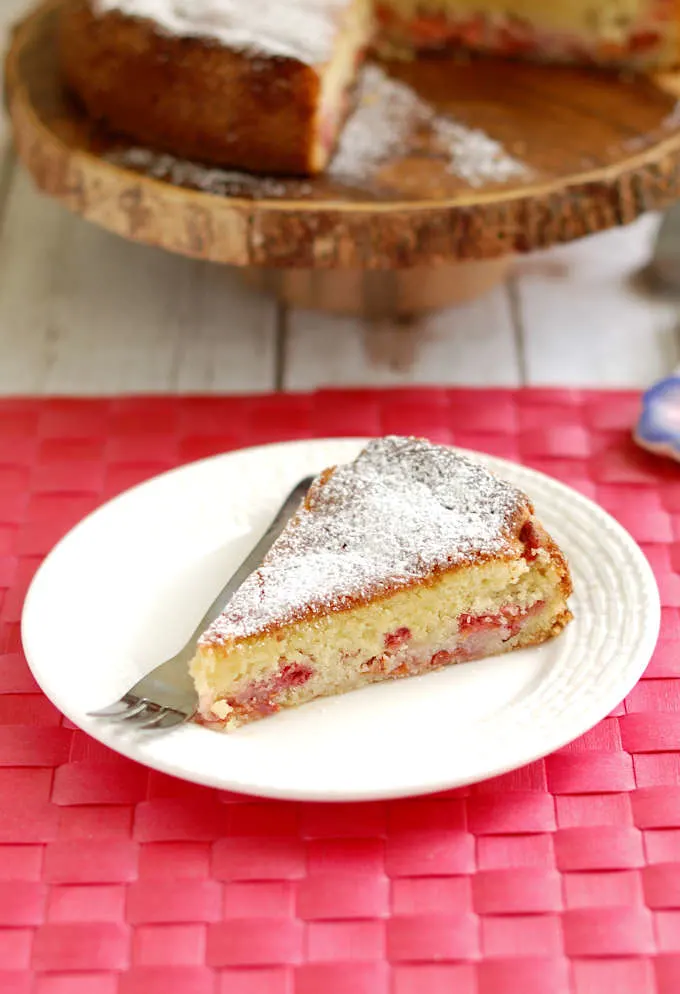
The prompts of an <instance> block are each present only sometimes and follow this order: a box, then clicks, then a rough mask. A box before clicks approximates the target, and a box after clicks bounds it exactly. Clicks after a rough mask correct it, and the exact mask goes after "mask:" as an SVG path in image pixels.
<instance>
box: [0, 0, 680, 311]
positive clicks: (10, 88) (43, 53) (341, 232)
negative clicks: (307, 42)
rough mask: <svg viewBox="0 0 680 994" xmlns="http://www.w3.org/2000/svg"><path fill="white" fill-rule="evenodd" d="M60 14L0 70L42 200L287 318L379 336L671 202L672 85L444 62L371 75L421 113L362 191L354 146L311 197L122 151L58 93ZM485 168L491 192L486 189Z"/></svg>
mask: <svg viewBox="0 0 680 994" xmlns="http://www.w3.org/2000/svg"><path fill="white" fill-rule="evenodd" d="M62 2H63V0H51V2H48V3H46V4H44V5H42V6H40V7H39V8H38V9H37V10H35V11H34V12H33V13H32V14H30V15H29V16H28V17H27V18H26V19H25V20H23V21H22V22H21V23H20V24H19V25H18V26H17V27H16V28H15V31H14V33H13V38H12V42H11V45H10V49H9V52H8V55H7V60H6V65H5V73H6V101H7V107H8V112H9V115H10V118H11V121H12V128H13V134H14V140H15V145H16V149H17V152H18V155H19V157H20V159H21V160H22V161H23V163H24V164H25V166H26V168H27V169H28V171H29V172H30V173H31V175H32V176H33V178H34V180H35V182H36V183H37V185H38V187H39V188H40V189H41V190H42V191H44V192H45V193H47V194H49V195H50V196H52V197H55V198H56V199H58V200H60V201H61V202H62V203H63V204H64V205H65V206H67V207H68V208H70V209H71V210H72V211H74V212H75V213H76V214H79V215H81V216H82V217H84V218H86V219H87V220H89V221H92V222H94V223H95V224H99V225H101V226H102V227H104V228H107V229H108V230H109V231H113V232H115V233H116V234H118V235H122V236H123V237H124V238H128V239H132V240H134V241H138V242H143V243H146V244H149V245H156V246H160V247H162V248H164V249H167V250H168V251H171V252H177V253H181V254H184V255H187V256H191V257H193V258H198V259H206V260H210V261H212V262H217V263H222V264H227V265H232V266H237V267H241V269H242V271H243V272H244V275H246V277H247V279H248V280H249V281H250V282H251V283H255V284H257V285H258V286H261V287H265V288H268V289H270V290H272V291H273V292H275V293H276V294H277V295H278V296H279V297H280V298H281V299H282V300H283V301H285V302H286V303H289V304H292V305H297V306H302V307H310V308H315V309H324V310H330V311H336V312H345V313H361V314H364V315H365V316H367V317H373V318H383V317H390V316H399V315H404V316H409V315H414V314H418V313H420V312H422V311H425V310H429V309H433V308H439V307H444V306H446V305H449V304H452V303H456V302H463V301H465V300H469V299H471V298H473V297H476V296H478V295H480V294H481V293H484V292H485V291H486V290H488V289H490V288H491V287H492V286H494V285H495V284H496V283H497V282H499V281H500V280H502V279H503V278H504V277H505V275H506V272H507V269H508V266H509V264H510V262H511V260H512V258H513V255H515V254H516V253H518V252H528V251H530V250H532V249H537V248H546V247H548V246H550V245H553V244H557V243H563V242H568V241H571V240H573V239H576V238H581V237H583V236H585V235H589V234H592V233H594V232H597V231H603V230H605V229H608V228H611V227H614V226H616V225H622V224H627V223H629V222H631V221H633V220H635V218H637V217H638V216H639V215H640V214H642V213H643V212H645V211H648V210H655V209H659V208H663V207H666V206H668V205H669V204H670V203H672V202H673V201H674V200H675V199H677V198H678V197H679V196H680V113H679V112H678V107H677V97H676V93H680V83H679V82H678V78H677V77H676V76H673V75H670V74H668V75H663V76H656V77H635V76H622V75H618V76H617V75H616V74H603V73H598V72H597V71H594V70H592V71H591V70H584V69H573V68H562V67H550V68H546V67H542V66H537V65H530V64H523V63H510V62H501V61H498V62H496V61H491V60H481V59H471V60H468V61H461V60H460V59H457V58H454V57H450V56H446V57H432V58H427V59H419V60H416V61H411V62H391V63H389V64H388V63H381V64H380V68H379V70H378V71H379V72H384V73H386V74H387V78H388V80H389V81H392V82H395V81H396V82H399V83H402V84H404V86H406V87H408V88H409V92H411V93H413V94H416V95H417V96H414V97H413V100H414V101H417V106H416V105H414V106H416V110H418V109H420V110H421V111H422V109H423V108H427V113H426V114H425V115H423V113H420V112H419V113H415V114H414V116H413V121H412V122H411V123H410V125H409V127H408V128H407V129H406V131H405V132H404V133H403V134H401V135H400V140H399V147H398V150H397V151H393V152H392V153H391V154H389V155H387V157H386V158H385V159H384V160H383V161H381V162H379V163H378V164H376V163H372V164H370V166H371V167H370V168H366V169H365V172H364V173H362V172H361V169H362V168H364V167H365V163H364V162H362V159H361V154H359V153H361V152H362V147H361V141H359V146H358V152H357V155H356V156H355V159H356V161H355V162H354V171H353V169H352V156H351V154H350V156H349V163H350V168H349V170H348V172H347V174H342V175H333V174H329V175H326V176H323V177H318V178H315V179H313V180H293V179H274V178H265V177H259V178H257V177H253V176H247V175H243V174H235V173H230V172H225V171H221V170H214V169H208V168H205V167H201V166H198V165H195V164H190V163H182V162H178V161H177V160H174V159H172V158H171V157H169V156H164V155H160V154H156V153H151V152H149V151H148V150H139V149H136V150H130V148H129V143H128V145H126V143H125V142H124V141H121V139H120V137H114V136H111V135H110V134H107V133H106V132H105V131H103V130H102V129H101V127H99V126H98V125H96V124H95V123H93V122H92V121H91V120H89V119H88V117H87V116H86V115H85V114H84V112H83V111H82V109H81V108H80V107H79V106H78V104H77V103H76V102H75V101H74V100H73V99H72V98H71V97H70V96H69V94H68V93H66V92H65V90H64V87H63V85H62V82H61V80H60V76H59V72H58V67H57V62H56V52H55V36H56V24H57V16H58V9H59V6H60V5H61V3H62ZM376 69H378V67H377V66H376ZM374 75H375V72H374ZM381 78H384V77H381ZM387 85H388V87H389V85H390V83H389V82H388V83H387ZM370 99H375V97H373V98H371V95H370V94H369V102H370ZM406 116H407V117H408V115H406ZM450 118H453V119H454V120H455V121H457V122H459V123H460V125H461V127H460V128H458V129H456V127H455V126H454V127H453V130H452V128H451V124H450ZM442 122H443V123H442ZM370 123H371V122H370V119H369V120H368V126H369V131H370ZM400 126H403V122H401V123H400ZM480 132H481V133H482V134H481V136H480ZM484 135H486V136H491V137H492V138H493V140H494V141H495V143H497V145H496V146H494V147H496V148H497V149H499V160H500V161H508V160H511V161H513V162H519V163H520V164H521V165H522V167H523V168H522V169H521V170H515V172H514V174H513V175H511V176H510V175H508V176H506V177H504V179H502V180H501V181H499V177H498V169H497V168H496V166H497V163H496V164H495V165H494V163H495V159H494V156H493V155H491V153H489V147H491V146H489V145H488V139H485V138H484ZM359 137H360V138H361V135H360V136H359ZM485 141H486V142H487V144H486V145H485V144H484V142H485ZM480 143H481V144H480ZM485 150H486V151H485ZM365 151H366V149H363V152H364V153H365ZM369 151H370V149H369ZM350 152H351V147H350ZM485 154H486V155H487V157H488V156H489V155H491V158H490V159H489V162H488V163H485V160H484V155H485ZM345 158H346V159H347V158H348V157H347V156H345ZM461 163H462V167H463V168H462V169H461V168H460V166H461ZM486 165H489V166H490V173H491V176H492V181H491V182H488V181H487V182H482V181H481V180H483V174H484V170H485V168H486ZM475 168H476V169H477V173H478V175H474V169H475ZM461 172H462V174H463V175H461ZM510 172H513V170H512V169H511V170H510ZM470 178H471V179H472V185H471V182H469V180H470Z"/></svg>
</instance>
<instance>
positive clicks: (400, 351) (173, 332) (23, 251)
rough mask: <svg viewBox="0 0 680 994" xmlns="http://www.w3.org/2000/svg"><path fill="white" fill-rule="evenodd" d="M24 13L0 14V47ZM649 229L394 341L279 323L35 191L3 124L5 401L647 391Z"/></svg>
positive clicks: (674, 324) (657, 336)
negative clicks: (474, 390)
mask: <svg viewBox="0 0 680 994" xmlns="http://www.w3.org/2000/svg"><path fill="white" fill-rule="evenodd" d="M26 6H27V3H26V0H0V35H1V34H2V31H3V30H5V31H6V29H7V26H8V25H9V24H11V23H12V21H13V20H14V19H15V18H16V16H17V15H18V14H19V13H20V12H21V11H22V10H23V9H25V8H26ZM657 224H658V219H657V218H655V217H645V218H642V219H641V220H640V221H638V222H637V223H636V224H635V225H633V226H631V227H629V228H627V229H622V230H618V231H612V232H607V233H606V234H603V235H598V236H595V237H593V238H591V239H588V240H586V241H583V242H580V243H575V244H573V245H570V246H565V247H562V248H560V249H557V250H552V251H550V252H545V253H540V254H536V255H533V256H529V257H527V258H525V259H524V260H522V261H521V262H519V263H518V265H517V267H516V269H515V271H514V273H513V274H512V276H511V278H510V280H509V281H508V283H507V285H505V286H503V287H500V288H498V289H497V290H496V291H494V292H493V293H492V294H491V295H489V296H487V297H485V298H483V299H480V300H478V301H476V302H475V303H473V304H471V305H467V306H464V307H459V308H455V309H451V310H447V311H442V312H439V313H437V314H435V315H433V316H431V317H428V318H426V319H424V320H423V321H422V322H421V323H420V325H419V327H418V329H417V331H416V332H415V333H414V332H413V331H412V330H410V329H404V328H402V327H399V326H397V325H390V324H382V325H377V326H376V325H370V324H368V323H365V322H362V321H360V320H355V319H349V318H338V317H330V316H324V315H320V314H317V313H310V312H303V311H297V310H287V309H284V308H282V307H279V306H278V305H277V304H276V302H275V301H273V300H272V299H270V298H267V297H264V296H260V295H259V294H257V293H254V292H253V291H251V290H249V289H247V288H245V287H244V286H243V285H242V283H241V281H240V279H239V278H238V274H236V273H234V272H233V271H230V270H228V269H225V268H223V267H217V266H214V265H210V264H204V263H199V262H194V261H191V260H188V259H184V258H180V257H174V256H171V255H169V254H166V253H164V252H161V251H159V250H155V249H150V248H146V247H143V246H139V245H133V244H130V243H128V242H125V241H123V240H121V239H118V238H116V237H115V236H113V235H109V234H107V233H106V232H103V231H100V230H98V229H96V228H94V227H92V226H90V225H88V224H86V223H85V222H83V221H81V220H79V219H78V218H75V217H72V216H71V215H70V214H68V213H67V212H66V211H65V210H64V209H63V208H61V207H60V206H59V205H57V204H56V203H52V202H51V201H49V200H48V199H46V198H44V197H42V196H40V195H39V194H37V193H36V192H35V190H34V189H33V187H32V185H31V181H30V180H29V179H28V177H27V176H26V175H25V173H24V172H23V170H22V168H21V167H20V166H19V165H18V164H17V163H16V161H15V158H14V155H13V152H12V150H11V147H10V143H9V140H8V135H7V127H6V125H5V124H4V123H3V124H0V394H4V395H11V394H22V393H24V394H42V393H51V394H103V393H116V392H156V391H158V392H173V391H179V392H211V391H214V392H251V391H253V392H254V391H269V390H273V389H283V390H306V389H313V388H315V387H318V386H328V385H336V386H344V385H388V384H412V383H439V384H442V383H443V384H469V385H502V386H513V385H519V384H524V383H526V384H541V385H567V386H588V385H590V386H633V387H642V386H645V385H646V384H648V383H650V382H651V381H653V380H654V379H655V378H657V377H659V376H662V375H664V374H665V373H667V372H669V371H670V369H671V368H672V367H673V366H675V365H676V363H678V362H679V361H680V334H679V333H678V309H677V307H676V306H674V305H673V304H671V303H669V302H660V301H656V300H651V299H647V298H645V297H644V296H642V295H640V294H639V293H637V292H636V291H635V290H634V289H633V288H632V287H631V286H630V285H629V279H630V277H631V275H632V274H634V273H635V272H636V271H637V270H639V269H640V267H641V266H643V265H644V264H645V262H646V261H647V260H648V258H649V253H650V248H651V244H652V241H653V237H654V233H655V230H656V226H657Z"/></svg>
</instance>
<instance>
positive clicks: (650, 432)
mask: <svg viewBox="0 0 680 994" xmlns="http://www.w3.org/2000/svg"><path fill="white" fill-rule="evenodd" d="M635 440H636V442H637V443H638V444H639V445H641V446H642V447H643V448H645V449H650V450H651V451H652V452H657V453H659V454H660V455H666V456H670V457H671V458H672V459H677V460H679V461H680V370H676V371H675V372H674V373H673V374H672V375H671V376H669V377H667V378H666V379H665V380H660V381H659V383H655V384H654V386H653V387H651V388H650V389H649V390H647V392H646V393H645V394H643V397H642V413H641V415H640V420H639V421H638V423H637V427H636V429H635Z"/></svg>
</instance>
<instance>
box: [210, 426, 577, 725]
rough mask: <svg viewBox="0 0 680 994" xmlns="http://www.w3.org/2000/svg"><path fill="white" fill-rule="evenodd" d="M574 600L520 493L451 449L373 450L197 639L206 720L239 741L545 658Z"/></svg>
mask: <svg viewBox="0 0 680 994" xmlns="http://www.w3.org/2000/svg"><path fill="white" fill-rule="evenodd" d="M570 593H571V579H570V576H569V570H568V567H567V564H566V562H565V559H564V556H563V555H562V553H561V552H560V550H559V549H558V548H557V546H556V545H555V543H554V542H553V541H552V540H551V538H550V537H549V536H548V535H547V533H546V532H545V531H544V529H543V528H542V526H541V525H540V523H539V522H538V521H537V520H536V518H535V517H534V511H533V507H532V504H531V501H530V500H529V498H528V497H527V496H526V494H524V493H522V492H521V491H520V490H518V489H517V488H516V487H514V486H511V485H510V484H509V483H506V482H504V481H503V480H501V479H499V478H498V477H496V476H495V475H494V474H492V473H491V472H489V470H487V469H486V468H485V467H484V466H482V465H481V464H479V463H477V462H473V461H472V460H470V459H468V458H466V457H464V456H462V455H460V454H458V453H457V452H455V451H454V450H452V449H450V448H447V447H445V446H439V445H432V444H430V443H429V442H426V441H423V440H420V439H415V438H396V437H388V438H383V439H379V440H377V441H374V442H371V443H370V444H369V445H368V446H367V448H366V449H364V451H363V452H362V453H361V454H360V455H359V457H358V458H357V459H356V460H355V461H354V462H353V463H350V464H349V465H344V466H337V467H335V468H333V469H328V470H326V471H325V472H324V473H322V474H321V476H320V477H319V478H318V479H317V480H316V481H315V483H314V484H313V485H312V488H311V489H310V491H309V494H308V496H307V498H306V500H305V502H304V504H303V505H302V507H301V508H300V510H299V511H298V512H297V514H296V515H295V516H294V517H293V519H292V520H291V521H290V523H289V525H288V526H287V528H286V529H285V531H284V532H283V533H282V534H281V536H280V537H279V539H278V540H277V541H276V542H275V544H274V545H273V546H272V548H271V549H270V551H269V553H268V554H267V556H266V557H265V560H264V562H263V563H262V566H261V567H260V568H259V569H258V570H256V572H255V573H253V574H252V575H251V576H250V577H249V578H248V579H247V580H246V582H245V583H244V584H243V586H242V587H241V588H240V589H239V590H238V591H237V592H236V594H235V595H234V596H233V598H232V599H231V601H230V602H229V604H228V605H227V607H226V609H225V610H224V612H223V613H222V614H221V615H220V617H219V618H218V619H217V620H216V621H215V623H214V624H213V625H212V626H211V627H210V628H209V629H208V631H207V632H206V633H205V634H204V635H203V637H202V638H201V640H200V642H199V645H198V649H197V653H196V656H195V657H194V659H193V661H192V663H191V673H192V675H193V678H194V680H195V683H196V688H197V691H198V695H199V708H200V715H201V719H202V720H203V721H204V722H206V723H209V724H211V725H212V726H214V727H217V728H231V727H235V726H238V725H240V724H243V723H244V722H248V721H252V720H253V719H255V718H261V717H263V716H264V715H269V714H272V713H273V712H276V711H278V710H280V709H281V708H284V707H293V706H296V705H298V704H303V703H304V702H306V701H311V700H313V699H314V698H317V697H324V696H328V695H331V694H340V693H344V692H345V691H348V690H354V689H356V688H358V687H363V686H365V685H366V684H370V683H376V682H377V681H380V680H389V679H394V678H396V677H406V676H411V675H415V674H420V673H427V672H430V671H431V670H433V669H437V668H439V667H442V666H447V665H448V664H450V663H457V662H464V661H467V660H472V659H479V658H480V657H482V656H490V655H494V654H497V653H501V652H508V651H510V650H511V649H517V648H520V647H522V646H530V645H537V644H538V643H540V642H544V641H545V640H546V639H549V638H552V637H553V636H555V635H557V634H558V633H559V632H560V631H561V630H562V629H563V628H564V626H565V625H566V624H567V622H568V621H569V620H570V619H571V614H570V612H569V609H568V607H567V598H568V597H569V594H570Z"/></svg>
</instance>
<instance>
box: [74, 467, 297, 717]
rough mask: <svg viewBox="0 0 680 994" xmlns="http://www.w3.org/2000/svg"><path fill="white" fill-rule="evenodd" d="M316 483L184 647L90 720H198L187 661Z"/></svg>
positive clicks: (278, 520) (293, 497)
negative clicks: (229, 599)
mask: <svg viewBox="0 0 680 994" xmlns="http://www.w3.org/2000/svg"><path fill="white" fill-rule="evenodd" d="M313 479H314V477H313V476H308V477H306V478H305V479H304V480H301V481H300V482H299V483H298V485H297V486H296V487H295V488H294V489H293V490H292V491H291V492H290V494H289V495H288V496H287V497H286V499H285V501H284V502H283V504H282V505H281V507H280V508H279V511H278V513H277V515H276V517H275V518H274V520H273V521H272V523H271V525H270V526H269V528H268V529H267V531H266V532H265V533H264V535H263V536H262V538H261V539H260V541H259V542H258V543H257V545H256V546H255V548H254V549H253V550H252V552H251V553H250V554H249V555H248V556H247V557H246V559H244V561H243V562H242V563H241V565H240V566H239V568H238V569H237V570H236V572H235V573H234V575H233V576H232V577H231V578H230V579H229V581H228V582H227V583H226V584H225V586H224V587H223V588H222V589H221V590H220V592H219V594H218V595H217V597H216V598H215V600H214V601H213V602H212V604H211V605H210V607H209V608H208V610H207V611H206V613H205V614H204V615H203V617H202V618H201V620H200V622H199V623H198V625H197V626H196V630H195V631H194V633H193V635H192V636H191V638H190V639H189V641H188V642H187V644H186V645H185V646H184V648H182V649H180V651H179V652H178V653H177V654H176V655H175V656H173V657H172V658H171V659H168V660H166V661H165V662H164V663H161V664H160V666H157V667H156V668H155V669H154V670H152V671H151V673H148V674H147V675H146V676H144V677H142V679H141V680H140V681H139V682H138V683H136V684H135V685H134V687H130V689H129V690H128V691H127V693H125V694H123V696H122V697H121V698H120V700H119V701H115V702H114V703H113V704H111V705H109V706H108V707H106V708H102V709H101V710H100V711H90V712H89V714H90V717H93V718H108V719H109V720H110V721H115V722H124V723H125V725H126V726H127V727H129V726H134V727H135V728H153V729H158V728H174V727H175V726H176V725H181V724H183V723H184V722H186V721H190V720H191V718H193V717H194V715H195V714H196V711H197V709H198V696H197V694H196V688H195V687H194V682H193V680H192V678H191V676H190V674H189V662H190V660H191V659H192V657H193V655H194V652H195V649H196V643H197V641H198V639H199V638H200V636H201V635H202V634H203V632H204V631H205V629H206V628H207V627H208V626H209V625H210V624H211V623H212V622H213V621H214V620H215V618H216V617H217V616H218V615H219V614H220V612H221V611H222V610H223V609H224V606H225V604H226V603H227V600H228V598H229V597H230V596H231V595H232V594H233V593H234V592H235V591H236V590H237V589H238V588H239V587H240V586H241V584H242V583H243V581H244V580H245V579H246V577H247V576H249V575H250V574H251V573H252V572H253V570H254V569H256V568H257V567H258V566H259V565H260V563H261V562H262V559H263V557H264V555H265V553H266V552H267V551H268V549H269V548H270V547H271V545H272V544H273V543H274V542H275V540H276V539H277V538H278V536H279V535H280V534H281V532H282V531H283V529H284V527H285V525H286V523H287V522H288V521H289V519H290V518H291V516H292V515H293V512H294V511H296V510H297V508H298V507H299V505H300V503H301V501H302V499H303V497H304V496H305V494H306V493H307V491H308V490H309V488H310V486H311V484H312V481H313Z"/></svg>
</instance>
